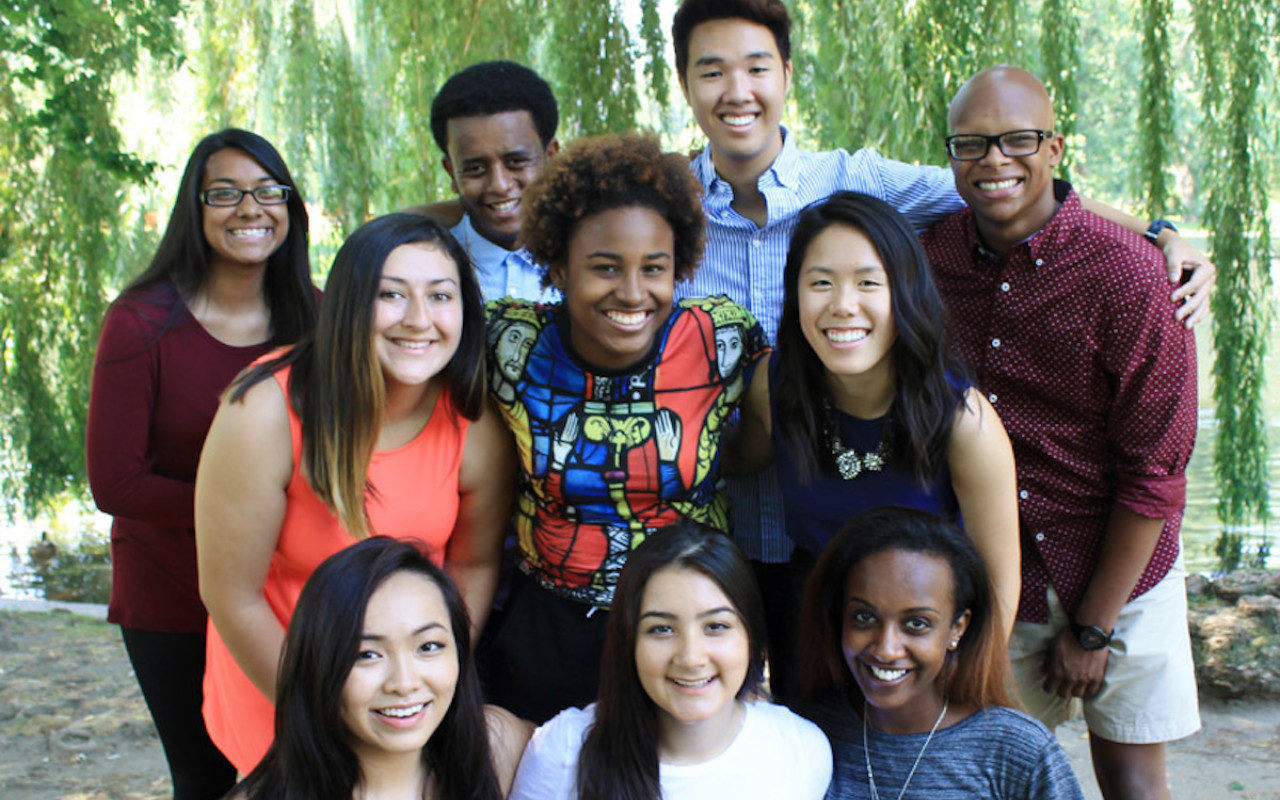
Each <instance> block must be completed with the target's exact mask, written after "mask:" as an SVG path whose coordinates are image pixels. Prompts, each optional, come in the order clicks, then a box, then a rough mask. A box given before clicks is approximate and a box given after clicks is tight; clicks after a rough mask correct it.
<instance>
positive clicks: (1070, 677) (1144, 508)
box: [923, 67, 1200, 800]
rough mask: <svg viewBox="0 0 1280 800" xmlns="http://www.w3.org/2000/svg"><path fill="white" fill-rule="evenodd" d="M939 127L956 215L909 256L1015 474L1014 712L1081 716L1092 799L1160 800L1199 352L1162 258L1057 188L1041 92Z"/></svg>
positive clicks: (1180, 672)
mask: <svg viewBox="0 0 1280 800" xmlns="http://www.w3.org/2000/svg"><path fill="white" fill-rule="evenodd" d="M948 121H949V125H950V129H951V135H950V136H948V137H947V149H948V153H949V155H950V158H951V167H952V172H953V174H954V175H955V180H956V188H957V190H958V191H959V193H960V195H961V196H962V197H963V198H964V199H965V201H966V202H967V203H968V205H969V207H968V208H967V209H964V210H962V211H959V212H957V213H956V214H954V215H953V216H951V217H949V218H947V219H946V220H944V221H942V222H940V223H938V224H937V225H935V226H934V227H933V228H931V229H930V230H929V231H928V232H927V233H926V234H925V235H924V237H923V238H924V243H925V248H926V250H927V251H928V254H929V259H930V262H931V263H932V264H933V266H934V270H935V274H936V277H937V281H938V286H939V288H940V289H941V290H942V293H943V297H944V298H945V299H946V301H947V304H948V306H949V308H950V310H951V314H952V318H953V324H954V327H955V334H956V340H957V344H958V346H959V348H960V350H961V352H962V354H963V355H964V357H965V360H966V361H967V362H968V364H969V366H970V368H971V369H972V371H973V375H972V378H973V379H974V380H975V381H976V382H977V385H978V386H979V387H980V388H981V390H982V391H983V392H984V393H985V394H986V395H987V397H988V399H989V400H990V401H991V403H992V405H993V406H994V407H995V409H996V411H997V412H998V413H999V414H1000V417H1001V419H1002V420H1003V421H1004V424H1005V427H1006V428H1007V429H1008V431H1009V436H1010V438H1011V439H1012V440H1013V445H1014V453H1015V456H1016V458H1017V463H1018V495H1019V500H1018V506H1019V517H1020V525H1021V531H1022V573H1023V581H1022V600H1021V604H1020V606H1019V608H1018V620H1017V623H1016V625H1015V627H1014V633H1013V638H1012V641H1011V642H1010V656H1011V657H1012V658H1013V661H1014V672H1015V676H1016V677H1017V680H1018V689H1019V693H1020V695H1021V696H1022V699H1023V701H1024V702H1025V703H1026V705H1027V707H1028V709H1029V710H1030V711H1031V712H1032V713H1033V714H1035V715H1036V716H1037V717H1039V718H1040V719H1041V721H1043V722H1045V723H1046V724H1048V725H1050V726H1053V725H1056V724H1057V723H1059V722H1061V721H1063V720H1064V719H1065V718H1066V717H1067V715H1068V714H1069V713H1070V711H1071V709H1070V705H1071V704H1072V702H1073V700H1074V699H1075V698H1080V699H1081V700H1082V701H1083V708H1084V715H1085V719H1086V720H1087V722H1088V724H1089V731H1090V746H1091V749H1092V753H1093V762H1094V771H1095V774H1096V775H1097V778H1098V783H1099V785H1100V787H1101V789H1102V793H1103V796H1104V797H1106V798H1107V800H1117V799H1118V798H1148V797H1149V798H1168V797H1170V795H1169V791H1168V788H1167V787H1166V782H1165V771H1164V744H1163V743H1164V742H1166V741H1170V740H1172V739H1177V738H1180V737H1183V736H1186V735H1188V734H1190V733H1192V732H1194V731H1195V730H1196V729H1198V728H1199V724H1200V721H1199V713H1198V708H1197V702H1196V685H1195V675H1194V668H1193V666H1192V662H1191V653H1190V642H1189V641H1188V637H1187V625H1186V592H1185V588H1184V585H1183V577H1182V576H1183V572H1182V563H1181V559H1180V557H1179V553H1180V547H1179V540H1178V529H1179V524H1180V522H1181V519H1182V509H1183V505H1184V502H1185V493H1186V477H1185V469H1186V465H1187V461H1188V459H1189V458H1190V456H1191V448H1192V445H1193V444H1194V440H1195V425H1196V368H1195V342H1194V340H1193V337H1192V334H1191V333H1190V331H1188V330H1187V329H1186V328H1185V327H1183V325H1182V324H1180V323H1179V322H1178V321H1177V320H1175V318H1174V305H1173V302H1172V301H1171V299H1170V296H1169V286H1168V283H1167V279H1166V277H1165V274H1166V273H1165V266H1164V260H1163V258H1162V257H1161V254H1160V252H1159V251H1158V250H1157V249H1156V248H1155V247H1152V246H1151V245H1150V244H1148V243H1147V242H1146V241H1144V240H1143V237H1141V236H1139V235H1137V234H1134V233H1132V232H1130V231H1127V230H1124V229H1122V228H1121V227H1119V226H1118V225H1115V224H1113V223H1111V222H1108V221H1106V220H1104V219H1102V218H1101V217H1098V216H1095V215H1094V214H1091V213H1089V212H1087V211H1085V210H1084V209H1083V208H1082V207H1081V205H1080V198H1079V197H1078V196H1077V195H1076V193H1075V192H1074V191H1073V190H1072V188H1071V186H1070V185H1069V184H1067V183H1065V182H1063V181H1055V180H1054V178H1053V171H1054V168H1055V167H1056V166H1057V164H1058V162H1059V161H1060V160H1061V158H1062V152H1063V138H1062V136H1061V134H1058V133H1055V132H1054V131H1053V128H1054V119H1053V108H1052V104H1051V103H1050V101H1049V97H1048V94H1047V93H1046V91H1045V89H1044V86H1043V85H1042V84H1041V83H1040V81H1039V80H1037V79H1036V78H1035V77H1034V76H1033V75H1031V74H1030V73H1028V72H1025V71H1023V70H1020V69H1016V68H1012V67H993V68H990V69H987V70H984V71H982V72H980V73H979V74H978V75H976V76H974V77H973V78H972V79H971V80H970V81H969V82H968V83H966V84H965V85H964V86H963V87H962V88H961V89H960V91H959V93H957V95H956V97H955V99H954V100H953V101H952V105H951V109H950V114H949V118H948ZM1157 233H1158V231H1157Z"/></svg>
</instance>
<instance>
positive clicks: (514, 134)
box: [443, 110, 560, 250]
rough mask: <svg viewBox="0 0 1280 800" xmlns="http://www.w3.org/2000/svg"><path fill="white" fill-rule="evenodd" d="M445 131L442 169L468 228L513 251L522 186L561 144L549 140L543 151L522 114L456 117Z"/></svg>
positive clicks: (532, 126) (530, 118)
mask: <svg viewBox="0 0 1280 800" xmlns="http://www.w3.org/2000/svg"><path fill="white" fill-rule="evenodd" d="M446 130H447V131H448V135H447V141H448V144H449V148H448V154H447V155H446V156H445V158H444V161H443V164H444V169H445V171H446V172H447V173H449V178H450V180H451V181H452V182H453V188H454V191H456V192H457V193H458V200H459V201H460V202H461V203H462V207H463V208H464V209H465V210H466V212H467V213H468V214H469V215H470V216H471V224H472V225H474V226H475V229H476V231H477V232H479V233H480V235H481V236H483V237H484V238H486V239H488V240H489V241H491V242H493V243H494V244H496V245H499V246H501V247H505V248H507V249H508V250H513V249H515V246H516V237H517V236H518V235H519V233H520V199H521V198H522V197H523V196H524V187H525V186H526V185H528V184H529V183H530V182H531V181H532V180H533V179H534V178H536V177H538V172H539V171H541V169H542V166H543V164H545V163H546V161H547V159H548V158H550V157H551V156H553V155H555V154H556V152H557V151H558V150H559V149H560V145H559V144H558V143H557V142H556V140H555V139H552V140H551V141H550V142H548V143H547V144H546V146H545V147H544V146H543V144H542V140H541V139H539V138H538V129H537V127H536V126H535V124H534V121H533V115H532V114H530V113H529V112H528V111H524V110H521V111H503V112H500V113H497V114H488V115H483V116H474V117H454V118H452V119H450V120H449V121H448V123H447V125H446Z"/></svg>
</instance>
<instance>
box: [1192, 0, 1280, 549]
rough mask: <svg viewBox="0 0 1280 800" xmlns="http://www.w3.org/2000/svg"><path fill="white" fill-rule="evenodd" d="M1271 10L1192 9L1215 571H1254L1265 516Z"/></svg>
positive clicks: (1252, 0)
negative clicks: (1247, 535) (1199, 88)
mask: <svg viewBox="0 0 1280 800" xmlns="http://www.w3.org/2000/svg"><path fill="white" fill-rule="evenodd" d="M1276 15H1277V9H1276V7H1275V5H1274V3H1272V2H1268V0H1218V1H1217V2H1214V3H1197V4H1195V5H1194V6H1193V18H1194V23H1195V31H1196V44H1197V48H1198V51H1199V54H1200V59H1199V69H1200V74H1201V76H1202V80H1203V87H1204V88H1203V93H1202V95H1201V105H1202V108H1203V112H1204V114H1203V116H1202V118H1201V122H1200V133H1201V141H1202V143H1203V145H1202V146H1204V147H1205V148H1206V149H1207V150H1208V151H1209V158H1208V160H1207V168H1206V172H1205V175H1204V181H1205V186H1206V189H1207V195H1208V199H1207V200H1206V203H1205V225H1206V227H1208V229H1209V231H1210V237H1209V242H1210V247H1211V249H1212V251H1213V252H1212V254H1213V258H1214V261H1215V263H1216V264H1217V266H1218V286H1217V291H1216V292H1215V293H1214V295H1213V311H1214V322H1215V330H1214V347H1215V350H1216V358H1215V361H1214V366H1213V375H1214V401H1215V403H1216V404H1217V418H1218V438H1217V441H1216V444H1215V447H1214V453H1213V469H1214V476H1215V478H1216V479H1217V484H1218V517H1219V519H1220V520H1221V521H1222V522H1223V523H1224V525H1225V526H1226V528H1225V529H1224V531H1223V533H1222V535H1221V538H1220V539H1219V541H1218V548H1217V549H1218V556H1219V559H1220V560H1221V561H1222V564H1223V566H1224V567H1228V566H1232V565H1234V564H1235V563H1239V562H1240V561H1241V559H1242V558H1244V559H1245V560H1246V561H1250V562H1263V563H1265V557H1266V554H1267V552H1266V551H1267V547H1268V545H1267V542H1266V540H1265V538H1264V540H1263V543H1262V546H1261V547H1260V548H1259V552H1255V553H1254V554H1252V557H1250V556H1249V555H1248V554H1246V553H1244V552H1243V548H1244V534H1243V531H1242V528H1243V526H1245V525H1247V524H1248V523H1250V522H1257V521H1262V522H1265V521H1266V520H1267V519H1268V517H1269V516H1270V509H1269V507H1268V505H1269V504H1268V498H1267V489H1268V478H1267V467H1266V464H1267V452H1268V448H1267V439H1266V418H1265V415H1264V413H1263V409H1262V388H1263V383H1264V375H1263V359H1264V357H1265V355H1266V349H1267V338H1268V334H1269V332H1270V330H1271V324H1272V319H1273V316H1274V309H1273V307H1272V302H1273V294H1272V286H1271V273H1270V266H1271V263H1272V256H1273V252H1272V248H1271V233H1270V231H1271V225H1270V218H1269V213H1268V212H1269V202H1268V197H1269V194H1270V193H1271V191H1272V189H1273V186H1272V184H1271V183H1270V181H1269V179H1268V178H1269V173H1270V170H1269V164H1268V159H1267V158H1266V156H1265V153H1266V151H1267V150H1268V148H1269V147H1271V146H1273V145H1274V142H1275V122H1274V120H1273V118H1272V117H1271V116H1270V114H1269V113H1268V109H1272V108H1274V105H1275V92H1276V86H1275V82H1274V76H1275V75H1276V68H1277V51H1276V39H1275V37H1276V35H1277V34H1280V29H1277V18H1276Z"/></svg>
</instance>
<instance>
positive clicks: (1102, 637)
mask: <svg viewBox="0 0 1280 800" xmlns="http://www.w3.org/2000/svg"><path fill="white" fill-rule="evenodd" d="M1077 638H1078V639H1079V640H1080V646H1081V647H1083V648H1084V649H1085V650H1101V649H1102V648H1104V647H1106V646H1107V642H1108V640H1109V639H1110V638H1111V637H1109V636H1107V634H1106V633H1104V632H1103V631H1102V629H1101V628H1099V627H1097V626H1096V625H1089V626H1087V627H1084V628H1081V629H1080V633H1079V634H1077Z"/></svg>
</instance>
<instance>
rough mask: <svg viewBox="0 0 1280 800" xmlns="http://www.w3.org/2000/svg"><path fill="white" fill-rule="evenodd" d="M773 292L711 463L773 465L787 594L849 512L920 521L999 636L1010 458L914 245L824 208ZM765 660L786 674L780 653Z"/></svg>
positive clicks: (798, 234)
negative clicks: (930, 522)
mask: <svg viewBox="0 0 1280 800" xmlns="http://www.w3.org/2000/svg"><path fill="white" fill-rule="evenodd" d="M783 280H784V284H785V289H786V294H785V298H784V300H783V308H782V320H781V323H780V325H779V329H778V344H777V348H776V349H775V351H774V353H773V355H772V357H771V359H770V364H769V367H768V369H767V370H757V373H756V374H757V376H760V375H767V376H768V377H767V378H763V379H762V378H759V377H758V378H757V379H755V380H753V381H752V384H751V388H750V390H749V392H748V396H747V399H746V400H745V402H744V405H743V414H742V423H741V425H740V426H739V431H738V436H737V437H736V441H735V442H734V449H733V450H732V451H731V453H732V456H733V457H732V458H730V457H728V456H729V455H730V453H726V460H725V464H726V469H729V468H732V469H734V470H735V471H742V472H751V471H754V470H756V469H759V468H761V467H763V466H764V465H765V464H767V463H769V462H770V461H771V460H772V459H774V458H777V459H778V461H779V465H780V466H781V467H782V469H780V470H779V472H780V474H781V479H782V484H783V497H784V501H785V504H786V506H785V511H786V519H787V532H788V534H789V535H790V536H791V538H792V539H793V540H794V541H795V543H796V544H797V546H798V552H797V555H796V556H795V558H794V561H793V566H794V571H795V572H796V579H797V580H796V582H797V584H799V583H801V582H802V580H803V576H804V575H805V574H807V572H808V568H809V566H810V565H811V564H812V562H813V559H814V558H816V557H817V555H818V554H819V553H821V552H822V549H823V547H825V545H826V544H827V542H828V541H830V540H831V538H832V537H833V536H834V535H835V533H836V531H837V530H838V529H839V528H840V527H841V525H842V524H843V523H844V522H846V521H847V520H849V519H850V518H851V517H853V516H854V515H855V514H857V513H859V512H861V511H864V510H866V509H869V508H876V507H879V506H885V505H901V506H910V507H914V508H920V509H924V510H927V511H931V512H934V513H936V514H938V515H940V516H944V517H946V518H948V519H951V520H954V521H957V522H961V521H962V524H963V527H964V529H965V531H966V532H967V533H968V534H969V536H970V538H971V539H972V540H973V542H974V544H975V545H976V546H977V548H978V551H979V552H980V553H981V554H982V557H983V560H984V562H985V563H986V566H987V569H988V570H989V571H990V573H991V575H992V578H993V583H994V585H995V587H996V596H997V598H998V601H999V609H1000V613H1001V621H1002V626H1001V627H1002V629H1003V630H1004V631H1005V633H1006V635H1007V633H1008V631H1009V629H1010V627H1011V626H1012V623H1013V618H1014V614H1015V612H1016V611H1017V605H1018V592H1019V588H1020V584H1021V579H1020V554H1019V546H1018V511H1017V499H1016V497H1015V491H1016V485H1015V478H1014V466H1013V451H1012V448H1011V447H1010V445H1009V438H1008V436H1007V435H1006V434H1005V431H1004V426H1003V425H1001V424H1000V419H999V417H997V416H996V413H995V410H994V409H993V408H992V407H991V403H990V402H989V401H988V400H987V398H985V397H983V396H982V395H981V394H980V393H979V392H978V391H977V389H976V388H975V387H972V386H970V385H969V384H968V383H967V382H966V381H965V380H964V378H963V368H962V367H961V366H960V365H959V363H958V362H957V361H956V360H955V359H954V358H953V356H952V355H951V353H950V351H949V348H948V346H947V336H946V314H945V309H944V307H943V304H942V300H941V298H940V297H939V296H938V292H937V289H936V288H935V286H934V283H933V279H932V277H931V275H930V273H929V264H928V261H927V259H926V258H925V255H924V252H923V250H922V249H921V247H920V243H919V240H918V239H917V238H916V235H915V233H914V231H912V229H911V227H910V225H909V224H908V223H907V221H906V219H905V218H904V217H903V216H902V215H901V214H899V213H898V212H897V211H895V210H894V209H893V208H892V207H890V206H889V205H888V204H887V203H884V202H883V201H880V200H877V199H876V198H873V197H869V196H867V195H861V194H855V193H852V192H842V193H838V194H835V195H833V196H832V197H831V198H829V199H828V200H826V201H825V202H823V203H821V204H819V205H816V206H814V207H812V208H810V209H808V210H807V211H805V212H804V213H803V214H802V215H801V217H800V220H799V222H798V224H797V225H796V231H795V234H794V236H793V237H792V240H791V249H790V252H789V253H788V254H787V264H786V270H785V272H784V275H783ZM797 595H798V589H797ZM793 613H794V610H793ZM786 627H788V628H789V627H791V625H786ZM775 652H777V653H778V655H779V658H778V659H776V660H789V658H788V656H787V653H788V652H789V648H788V646H787V644H786V643H778V644H777V648H776V650H775ZM782 672H783V673H784V675H785V674H786V673H787V669H786V665H785V664H784V665H782ZM782 683H784V684H785V679H784V681H783V682H782ZM777 688H782V689H783V690H784V693H785V689H786V686H785V685H783V686H780V687H777Z"/></svg>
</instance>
